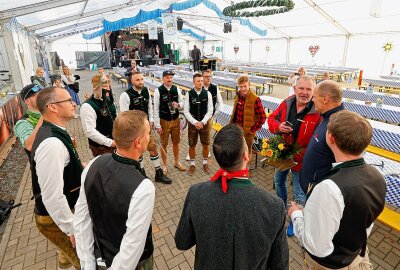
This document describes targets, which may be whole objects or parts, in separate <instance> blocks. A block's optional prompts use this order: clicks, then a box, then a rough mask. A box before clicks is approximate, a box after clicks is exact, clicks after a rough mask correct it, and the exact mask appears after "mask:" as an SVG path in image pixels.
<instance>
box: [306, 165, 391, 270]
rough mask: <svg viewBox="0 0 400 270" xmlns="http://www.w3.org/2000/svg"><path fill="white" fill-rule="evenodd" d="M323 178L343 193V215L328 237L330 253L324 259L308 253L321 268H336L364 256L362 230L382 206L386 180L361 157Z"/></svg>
mask: <svg viewBox="0 0 400 270" xmlns="http://www.w3.org/2000/svg"><path fill="white" fill-rule="evenodd" d="M332 173H333V174H332ZM326 178H327V179H331V180H332V181H333V182H334V183H335V184H336V185H337V186H338V187H339V189H340V191H341V193H342V195H343V199H344V205H345V207H344V211H343V217H342V219H341V220H340V225H339V230H338V231H337V232H336V234H335V236H334V237H333V239H332V242H333V245H334V249H333V252H332V253H331V254H330V255H328V256H327V257H324V258H319V257H316V256H314V255H312V254H310V256H311V257H312V258H313V259H314V260H315V261H317V262H318V263H319V264H321V265H323V266H325V267H328V268H333V269H338V268H342V267H345V266H348V265H350V264H351V262H352V261H353V260H354V259H355V258H356V257H357V255H358V254H361V255H362V256H363V255H364V254H363V253H364V252H365V247H366V244H367V233H366V230H367V228H368V227H370V226H371V224H372V223H373V222H374V221H375V219H376V218H377V217H378V216H379V214H380V213H381V212H382V210H383V208H384V206H385V195H386V183H385V180H384V179H383V176H382V175H381V174H380V173H379V171H378V170H377V169H376V168H375V167H373V166H371V165H368V164H365V162H364V159H358V160H354V161H348V162H344V163H342V164H340V165H338V166H336V167H335V168H334V169H333V170H332V171H331V175H328V176H327V177H326Z"/></svg>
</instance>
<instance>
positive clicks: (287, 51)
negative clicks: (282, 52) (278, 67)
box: [286, 37, 291, 65]
mask: <svg viewBox="0 0 400 270" xmlns="http://www.w3.org/2000/svg"><path fill="white" fill-rule="evenodd" d="M290 40H291V38H290V37H289V38H287V49H286V65H289V54H290Z"/></svg>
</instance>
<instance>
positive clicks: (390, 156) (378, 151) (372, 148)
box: [366, 145, 400, 162]
mask: <svg viewBox="0 0 400 270" xmlns="http://www.w3.org/2000/svg"><path fill="white" fill-rule="evenodd" d="M366 150H367V151H368V152H370V153H373V154H375V155H378V156H381V157H385V158H388V159H391V160H394V161H397V162H400V154H398V153H395V152H392V151H389V150H385V149H382V148H379V147H376V146H373V145H368V147H367V149H366Z"/></svg>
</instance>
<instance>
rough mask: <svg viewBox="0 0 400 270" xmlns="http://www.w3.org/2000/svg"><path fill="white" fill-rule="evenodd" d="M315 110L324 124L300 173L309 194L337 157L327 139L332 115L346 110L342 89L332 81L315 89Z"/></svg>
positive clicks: (310, 148) (316, 132)
mask: <svg viewBox="0 0 400 270" xmlns="http://www.w3.org/2000/svg"><path fill="white" fill-rule="evenodd" d="M312 100H313V101H314V106H315V110H316V111H317V112H319V113H320V114H321V116H322V122H321V123H320V124H319V125H318V127H317V128H316V129H315V131H314V134H313V135H312V137H311V140H310V142H309V144H308V147H307V151H306V153H305V155H304V159H303V167H302V168H301V171H300V186H301V188H302V190H303V191H304V192H305V193H307V192H308V190H309V189H310V188H311V186H312V185H314V184H316V183H318V182H319V181H320V180H322V178H323V177H324V176H325V175H326V174H327V173H328V172H329V171H330V170H331V168H332V163H334V162H335V156H334V155H333V152H332V150H331V149H330V148H329V147H328V145H327V143H326V139H325V135H326V130H327V125H328V122H329V119H330V117H331V115H332V114H334V113H336V112H338V111H341V110H344V107H343V105H342V89H341V87H340V85H339V84H338V83H337V82H335V81H332V80H326V81H322V82H320V83H319V84H317V86H316V87H315V90H314V96H313V99H312Z"/></svg>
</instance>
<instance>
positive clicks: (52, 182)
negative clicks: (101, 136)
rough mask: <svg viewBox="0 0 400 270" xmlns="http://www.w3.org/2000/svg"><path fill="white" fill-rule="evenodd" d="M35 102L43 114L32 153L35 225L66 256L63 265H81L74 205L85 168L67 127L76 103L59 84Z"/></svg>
mask: <svg viewBox="0 0 400 270" xmlns="http://www.w3.org/2000/svg"><path fill="white" fill-rule="evenodd" d="M36 104H37V107H38V109H39V111H40V113H41V114H42V117H43V123H42V126H41V127H40V128H39V130H38V132H37V134H36V138H35V141H34V142H33V146H32V153H31V172H32V192H33V197H34V198H35V209H34V212H35V220H36V226H37V228H38V230H39V232H40V233H41V234H43V235H44V236H45V237H46V238H47V239H48V240H49V241H51V242H52V243H53V244H54V245H56V246H57V248H58V249H59V250H61V251H62V252H63V254H64V255H65V257H66V258H67V260H68V261H67V263H66V264H64V265H59V266H61V267H60V268H68V267H70V266H72V265H73V266H74V267H75V268H76V269H80V264H79V259H78V257H77V255H76V251H75V249H74V247H75V238H74V227H73V213H72V210H71V209H73V208H74V206H75V203H76V201H77V199H78V196H79V189H80V177H81V173H82V170H83V168H82V163H81V160H80V159H79V156H78V153H77V152H76V149H75V147H74V144H73V142H72V140H71V136H70V135H69V134H68V132H67V131H66V126H67V124H68V122H69V121H70V120H71V119H72V118H74V116H75V108H76V104H75V103H74V102H73V101H72V98H71V96H70V94H69V93H68V91H67V90H65V89H62V88H57V87H47V88H45V89H43V90H41V91H40V93H39V94H38V96H37V99H36Z"/></svg>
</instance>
